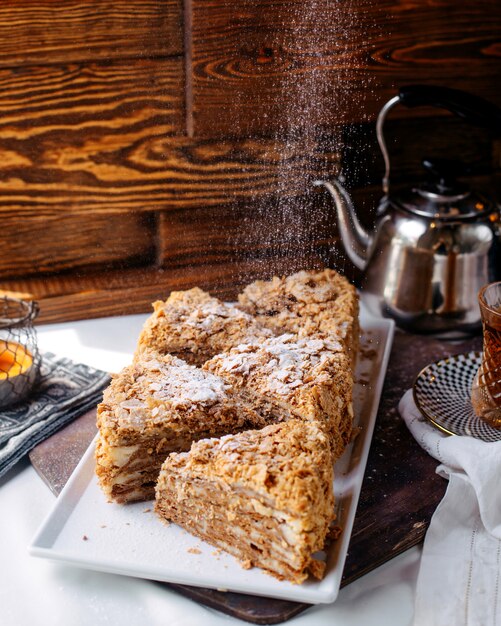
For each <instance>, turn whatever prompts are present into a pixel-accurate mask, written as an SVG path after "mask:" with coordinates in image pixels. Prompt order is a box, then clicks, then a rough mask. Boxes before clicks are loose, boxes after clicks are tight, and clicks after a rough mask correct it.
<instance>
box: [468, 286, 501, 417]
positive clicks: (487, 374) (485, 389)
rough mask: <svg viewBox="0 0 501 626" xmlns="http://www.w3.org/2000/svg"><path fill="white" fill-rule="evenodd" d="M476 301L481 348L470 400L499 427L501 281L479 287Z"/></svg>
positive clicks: (474, 407)
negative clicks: (478, 312) (480, 317)
mask: <svg viewBox="0 0 501 626" xmlns="http://www.w3.org/2000/svg"><path fill="white" fill-rule="evenodd" d="M478 301H479V305H480V314H481V316H482V327H483V352H482V362H481V364H480V367H479V368H478V372H477V374H476V376H475V378H474V380H473V384H472V389H471V403H472V405H473V410H474V411H475V413H476V415H478V417H479V418H480V419H482V420H484V421H485V422H487V423H488V424H490V425H491V426H494V428H501V282H497V283H491V284H490V285H486V286H485V287H482V289H481V290H480V293H479V294H478Z"/></svg>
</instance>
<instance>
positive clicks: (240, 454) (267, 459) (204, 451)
mask: <svg viewBox="0 0 501 626" xmlns="http://www.w3.org/2000/svg"><path fill="white" fill-rule="evenodd" d="M332 481H333V470H332V463H331V459H330V453H329V446H328V441H327V437H326V435H325V433H324V432H323V430H322V429H321V428H320V427H319V426H318V425H317V424H316V423H315V422H304V421H302V420H298V419H292V420H290V421H288V422H284V423H281V424H276V425H270V426H267V427H265V428H263V429H261V430H250V431H246V432H242V433H237V434H234V435H227V436H225V437H222V438H220V439H208V440H205V439H204V440H201V441H198V442H196V443H194V444H193V445H192V447H191V449H190V451H189V452H187V453H179V454H171V455H170V456H169V457H168V458H167V460H166V461H165V463H164V464H163V466H162V470H161V472H160V476H159V479H158V483H157V487H156V504H155V510H156V512H157V513H158V514H159V515H160V516H161V517H162V518H164V519H167V520H170V521H174V522H176V523H177V524H180V525H181V526H183V527H184V528H186V529H187V530H188V531H189V532H191V533H193V534H195V535H197V536H199V537H201V538H202V539H204V540H206V541H208V542H209V543H211V544H212V545H214V546H216V547H218V548H222V549H224V550H226V551H228V552H230V553H231V554H233V555H234V556H235V557H237V558H238V559H239V560H240V561H241V562H242V563H243V564H244V566H246V567H250V566H253V565H256V566H259V567H262V568H263V569H265V570H266V571H268V572H269V573H271V574H273V575H274V576H276V577H277V578H279V579H287V580H291V581H292V582H295V583H300V582H302V581H304V580H305V579H306V578H307V576H308V573H309V572H312V573H313V574H314V575H317V576H319V575H321V573H322V572H323V569H324V564H323V563H322V562H320V561H318V560H316V559H314V558H313V555H314V554H315V553H316V552H318V551H319V550H322V548H323V547H324V543H325V538H326V535H327V533H328V530H329V525H330V523H331V522H332V521H333V519H334V496H333V491H332Z"/></svg>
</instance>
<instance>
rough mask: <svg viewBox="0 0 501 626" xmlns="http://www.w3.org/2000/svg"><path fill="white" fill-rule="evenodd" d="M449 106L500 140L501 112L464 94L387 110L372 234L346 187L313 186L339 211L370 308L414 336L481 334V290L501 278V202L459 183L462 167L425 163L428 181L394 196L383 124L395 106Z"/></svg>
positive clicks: (437, 90) (417, 95) (440, 93)
mask: <svg viewBox="0 0 501 626" xmlns="http://www.w3.org/2000/svg"><path fill="white" fill-rule="evenodd" d="M399 103H400V104H402V105H404V106H407V107H415V106H420V105H427V106H430V105H431V106H436V107H441V108H445V109H448V110H449V111H451V112H452V113H454V114H456V115H457V116H459V117H461V118H463V119H464V120H465V121H467V122H470V123H472V124H475V125H479V126H483V127H486V128H489V129H490V130H491V131H492V132H495V133H499V131H500V129H501V110H500V109H499V108H498V107H496V106H495V105H493V104H491V103H489V102H486V101H485V100H483V99H481V98H479V97H477V96H474V95H472V94H468V93H465V92H463V91H459V90H456V89H448V88H445V87H429V86H424V85H411V86H407V87H403V88H401V89H400V91H399V94H398V95H397V96H395V97H393V98H392V99H391V100H389V101H388V102H387V103H386V104H385V106H384V107H383V108H382V109H381V111H380V113H379V117H378V119H377V124H376V132H377V139H378V142H379V146H380V148H381V152H382V154H383V158H384V162H385V167H386V171H385V176H384V178H383V191H384V193H385V195H384V197H383V198H382V199H381V201H380V203H379V207H378V209H377V219H376V224H375V227H374V231H373V232H372V233H369V232H366V231H365V230H364V228H363V227H362V226H361V224H360V223H359V221H358V219H357V216H356V213H355V210H354V207H353V203H352V201H351V199H350V197H349V195H348V193H347V191H346V190H345V189H344V187H343V186H342V184H341V183H340V182H339V180H334V181H332V182H328V181H315V183H314V184H315V185H323V186H324V187H325V188H326V189H327V190H328V191H329V192H330V193H331V195H332V197H333V199H334V202H335V204H336V209H337V214H338V221H339V230H340V234H341V238H342V242H343V244H344V247H345V249H346V254H347V256H348V257H349V259H350V260H351V261H352V262H353V263H354V265H355V266H356V267H357V268H359V269H361V270H363V274H362V280H361V284H360V286H361V290H362V293H363V298H364V300H365V302H366V304H367V305H368V307H369V309H370V310H371V311H372V312H373V313H374V314H376V315H383V316H385V317H391V318H393V319H394V320H395V321H396V323H397V325H398V326H400V327H401V328H404V329H406V330H409V331H412V332H421V333H436V334H444V335H448V334H451V333H452V334H456V335H459V336H460V335H463V334H469V333H472V332H475V331H476V330H478V328H479V327H480V324H481V322H480V311H479V307H478V302H477V294H478V291H479V289H480V288H481V287H482V286H483V285H485V284H486V283H488V282H491V281H493V280H499V279H500V278H501V220H500V209H499V206H498V205H496V203H495V202H493V201H492V200H489V199H488V198H486V197H484V196H483V195H481V194H480V193H477V192H475V191H473V190H471V189H469V188H468V187H467V186H466V185H464V184H462V183H460V182H458V181H457V180H456V176H461V174H463V173H464V171H463V172H462V171H460V169H459V168H458V163H457V162H454V161H447V160H444V159H440V160H435V161H430V160H425V161H423V165H424V167H425V169H426V170H427V172H428V180H427V181H426V182H424V183H422V184H419V185H416V186H414V187H412V188H410V189H407V190H406V191H404V192H403V193H400V194H398V195H393V194H391V193H390V160H389V156H388V151H387V148H386V143H385V140H384V136H383V124H384V120H385V119H386V116H387V114H388V112H389V111H390V109H392V108H393V107H394V106H395V105H396V104H399Z"/></svg>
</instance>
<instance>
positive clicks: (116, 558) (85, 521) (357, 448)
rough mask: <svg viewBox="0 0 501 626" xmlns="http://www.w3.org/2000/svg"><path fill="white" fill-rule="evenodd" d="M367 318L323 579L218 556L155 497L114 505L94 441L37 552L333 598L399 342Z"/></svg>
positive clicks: (215, 583)
mask: <svg viewBox="0 0 501 626" xmlns="http://www.w3.org/2000/svg"><path fill="white" fill-rule="evenodd" d="M360 322H361V326H362V329H363V334H362V340H361V351H360V358H359V363H358V366H357V372H356V377H355V379H356V383H355V391H354V409H355V423H356V425H357V426H359V427H360V429H361V430H360V434H359V435H358V436H357V437H356V438H355V440H354V441H353V442H352V443H351V444H350V446H348V448H347V450H346V451H345V453H344V455H343V457H342V458H341V459H340V460H339V461H338V463H337V464H336V467H335V476H336V478H335V481H334V491H335V495H336V513H337V523H338V524H339V525H340V526H341V527H342V529H343V531H342V533H341V536H340V538H339V539H338V540H337V541H335V542H334V543H333V544H332V545H331V547H330V548H329V551H328V554H327V570H326V575H325V577H324V579H323V580H321V581H310V580H308V581H306V582H305V583H303V584H302V585H293V584H291V583H289V582H285V581H278V580H276V579H275V578H273V577H271V576H269V575H267V574H265V573H264V572H263V571H261V570H260V569H258V568H253V569H250V570H245V569H243V568H242V567H241V566H240V564H239V563H238V562H237V560H236V559H234V558H233V557H231V556H230V555H228V554H226V553H219V552H218V551H216V550H215V549H214V548H213V547H212V546H210V545H208V544H206V543H204V542H203V541H200V540H199V539H197V538H195V537H193V536H191V535H190V534H188V533H187V532H186V531H184V530H182V529H181V528H179V527H178V526H176V525H175V524H170V525H165V524H163V523H162V522H161V521H160V520H159V519H158V518H157V517H156V516H155V514H154V513H153V503H152V502H146V503H145V502H141V503H134V504H128V505H125V506H123V505H118V504H109V503H108V502H107V501H106V499H105V497H104V495H103V493H102V492H101V490H100V488H99V486H98V484H97V481H96V478H95V474H94V442H93V443H92V444H91V445H90V447H89V449H88V450H87V452H86V453H85V455H84V456H83V458H82V459H81V461H80V463H79V464H78V466H77V467H76V469H75V471H74V473H73V474H72V476H71V478H70V479H69V481H68V483H67V484H66V486H65V488H64V489H63V491H62V492H61V494H60V496H59V497H58V499H57V501H56V503H55V506H54V508H53V510H52V511H51V512H50V514H49V515H48V517H47V518H46V519H45V521H44V522H43V524H42V526H41V527H40V529H39V530H38V532H37V534H36V536H35V538H34V540H33V542H32V544H31V546H30V553H31V554H32V555H34V556H39V557H44V558H48V559H52V560H56V561H63V562H65V563H69V564H72V565H77V566H80V567H85V568H88V569H93V570H98V571H103V572H111V573H114V574H124V575H127V576H136V577H140V578H148V579H152V580H159V581H165V582H172V583H178V584H186V585H194V586H199V587H209V588H214V589H220V590H225V591H226V590H227V591H238V592H242V593H249V594H253V595H260V596H269V597H274V598H282V599H284V600H293V601H296V602H308V603H311V604H318V603H328V602H333V601H334V600H335V599H336V597H337V594H338V591H339V586H340V583H341V576H342V573H343V567H344V562H345V558H346V552H347V549H348V544H349V540H350V534H351V530H352V526H353V519H354V517H355V511H356V508H357V503H358V498H359V495H360V489H361V486H362V481H363V477H364V471H365V465H366V461H367V455H368V452H369V447H370V442H371V438H372V432H373V429H374V422H375V418H376V413H377V409H378V405H379V398H380V395H381V389H382V386H383V381H384V376H385V372H386V367H387V364H388V358H389V354H390V349H391V343H392V340H393V328H394V327H393V322H391V321H389V320H385V319H376V318H374V317H371V316H370V315H369V314H368V313H367V312H366V311H365V310H364V308H363V307H362V311H361V316H360Z"/></svg>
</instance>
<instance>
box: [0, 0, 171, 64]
mask: <svg viewBox="0 0 501 626" xmlns="http://www.w3.org/2000/svg"><path fill="white" fill-rule="evenodd" d="M0 40H1V41H2V47H1V48H0V67H9V66H19V65H28V64H30V63H31V64H39V63H50V64H54V63H68V62H75V61H82V60H86V59H95V60H96V59H102V60H107V59H116V58H134V57H136V58H137V57H143V58H144V57H153V56H167V55H174V54H181V53H182V52H183V30H182V0H148V1H146V0H92V2H89V0H58V1H57V2H54V0H23V1H22V2H19V1H18V0H2V2H1V4H0Z"/></svg>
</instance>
